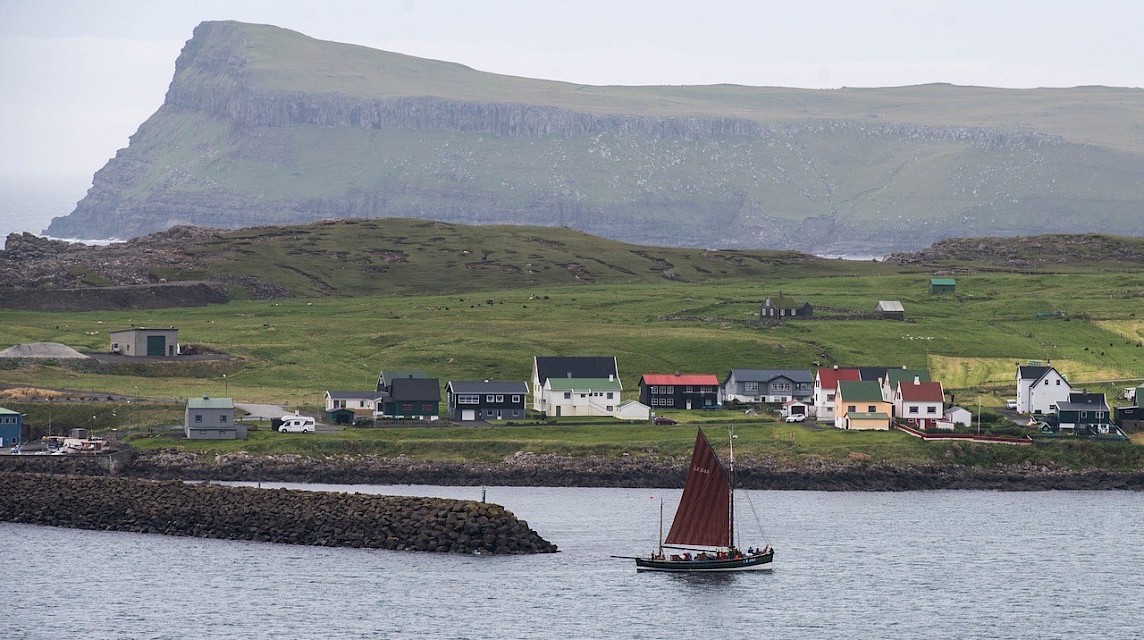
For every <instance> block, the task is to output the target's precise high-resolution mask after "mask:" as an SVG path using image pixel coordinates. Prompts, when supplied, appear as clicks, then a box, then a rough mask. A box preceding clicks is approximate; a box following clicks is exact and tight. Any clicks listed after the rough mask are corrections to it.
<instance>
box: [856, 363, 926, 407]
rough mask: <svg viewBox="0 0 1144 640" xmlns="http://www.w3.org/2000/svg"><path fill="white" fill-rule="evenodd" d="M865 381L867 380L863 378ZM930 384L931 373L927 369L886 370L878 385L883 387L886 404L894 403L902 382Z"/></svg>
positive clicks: (903, 368)
mask: <svg viewBox="0 0 1144 640" xmlns="http://www.w3.org/2000/svg"><path fill="white" fill-rule="evenodd" d="M862 379H863V380H865V379H866V378H865V377H863V378H862ZM915 379H916V380H917V381H918V382H929V381H930V377H929V371H928V370H926V369H907V368H905V367H902V368H901V369H886V372H885V373H883V374H881V376H880V377H879V378H877V380H878V384H879V385H881V387H882V399H883V400H885V401H886V402H894V398H895V394H896V393H897V391H898V384H899V383H902V382H913V381H914V380H915Z"/></svg>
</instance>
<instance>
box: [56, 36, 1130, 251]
mask: <svg viewBox="0 0 1144 640" xmlns="http://www.w3.org/2000/svg"><path fill="white" fill-rule="evenodd" d="M1142 117H1144V92H1142V91H1140V90H1134V89H1114V88H1105V87H1079V88H1073V89H1036V90H1003V89H988V88H980V87H956V86H949V85H925V86H918V87H899V88H885V89H841V90H833V91H822V90H817V91H816V90H797V89H783V88H759V87H741V86H730V85H720V86H702V87H615V86H609V87H593V86H586V85H576V84H570V83H562V82H552V81H545V80H535V79H529V78H519V77H512V76H502V75H497V74H492V73H485V72H480V71H476V70H473V69H470V68H468V67H465V66H463V65H459V64H453V63H445V62H439V61H433V60H425V59H420V58H414V57H411V56H404V55H400V54H395V53H388V52H383V51H376V50H371V49H368V48H364V47H358V46H351V45H345V44H339V43H331V42H323V41H319V40H314V39H312V38H308V37H306V36H304V35H302V34H298V33H295V32H291V31H287V30H284V29H279V28H276V27H271V26H266V25H250V24H242V23H233V22H211V23H204V24H203V25H200V27H199V28H197V29H196V31H195V35H194V37H193V38H192V39H191V40H190V41H189V42H188V43H187V46H186V47H185V48H184V50H183V53H182V55H181V56H180V58H179V60H178V61H177V64H176V72H175V77H174V79H173V81H172V83H171V87H170V90H169V91H168V95H167V99H166V101H165V104H164V105H163V106H162V107H161V108H160V109H159V111H158V112H157V113H156V114H154V115H153V116H152V117H151V118H150V119H149V120H148V121H147V122H145V123H143V125H142V126H141V127H140V129H139V131H138V132H137V133H136V134H135V135H134V136H133V137H132V139H131V144H130V145H129V147H128V148H127V149H126V150H124V151H123V152H121V153H120V154H119V155H117V157H116V158H114V159H113V160H112V161H111V162H110V163H109V164H108V165H107V166H106V167H105V168H104V169H102V170H101V171H100V172H99V173H97V174H96V176H95V180H94V184H93V188H92V190H91V191H90V192H89V193H88V195H87V197H85V198H84V200H83V201H81V203H80V204H79V205H78V207H77V209H76V210H75V212H73V213H72V214H71V215H69V216H67V217H64V218H58V219H56V220H55V221H54V222H53V224H52V226H51V227H50V228H49V233H51V234H52V235H56V236H76V237H108V236H114V237H129V236H134V235H138V234H142V233H147V232H151V231H155V230H160V229H164V228H167V227H169V226H172V225H176V224H187V223H190V224H196V225H199V226H216V227H227V228H235V227H242V226H251V225H260V224H281V223H293V222H305V221H312V220H317V219H323V218H331V217H346V216H356V217H417V218H431V219H437V220H444V221H453V222H463V223H474V224H503V223H509V224H533V225H546V226H567V227H571V228H575V229H579V230H583V231H587V232H589V233H592V234H594V235H600V236H604V237H610V238H615V239H620V240H624V241H628V242H635V243H640V244H655V245H662V246H694V247H711V248H716V247H725V248H727V247H736V248H752V247H771V248H794V249H802V250H813V251H819V252H834V253H845V254H849V255H866V254H868V255H881V254H883V253H887V252H889V251H891V250H894V249H903V248H906V249H913V248H920V247H922V246H925V245H927V244H929V243H930V242H933V241H935V240H938V239H941V238H945V237H951V236H981V235H1029V234H1036V233H1053V232H1069V233H1073V232H1089V231H1100V232H1107V233H1117V234H1123V235H1139V234H1144V226H1142V224H1144V223H1142V222H1141V217H1140V216H1139V211H1140V210H1141V204H1142V196H1141V192H1140V189H1139V188H1138V185H1137V180H1136V176H1139V175H1140V174H1141V172H1142V171H1144V146H1142V142H1141V140H1140V138H1139V136H1137V135H1135V132H1136V130H1137V129H1138V128H1139V126H1140V123H1141V121H1142Z"/></svg>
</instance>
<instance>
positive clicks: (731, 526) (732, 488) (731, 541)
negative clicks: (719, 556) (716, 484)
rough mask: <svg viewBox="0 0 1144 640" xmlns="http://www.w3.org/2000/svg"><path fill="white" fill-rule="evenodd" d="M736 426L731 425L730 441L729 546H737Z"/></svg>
mask: <svg viewBox="0 0 1144 640" xmlns="http://www.w3.org/2000/svg"><path fill="white" fill-rule="evenodd" d="M736 437H738V436H736V435H735V427H731V430H730V441H731V457H730V464H729V465H728V472H729V473H728V475H729V476H730V477H729V478H728V479H729V480H730V482H729V483H728V486H727V492H728V496H727V510H728V513H727V515H728V516H729V517H728V518H727V548H728V549H730V548H731V547H733V546H735V438H736Z"/></svg>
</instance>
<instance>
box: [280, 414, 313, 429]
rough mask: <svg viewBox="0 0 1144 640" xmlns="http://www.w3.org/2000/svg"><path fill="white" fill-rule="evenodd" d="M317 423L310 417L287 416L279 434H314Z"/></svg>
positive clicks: (283, 419)
mask: <svg viewBox="0 0 1144 640" xmlns="http://www.w3.org/2000/svg"><path fill="white" fill-rule="evenodd" d="M314 426H315V421H314V419H313V418H311V417H310V416H299V415H285V416H282V424H281V426H279V427H278V432H279V433H313V432H314V431H315V428H314Z"/></svg>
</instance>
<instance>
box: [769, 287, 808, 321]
mask: <svg viewBox="0 0 1144 640" xmlns="http://www.w3.org/2000/svg"><path fill="white" fill-rule="evenodd" d="M813 312H814V308H813V307H811V306H810V303H809V302H799V301H798V300H795V299H794V298H791V297H790V296H784V295H782V294H781V293H780V294H779V295H777V296H773V297H770V298H767V299H766V300H763V304H762V305H760V306H759V317H760V318H762V319H763V320H769V319H773V318H807V317H810V315H811V314H812V313H813Z"/></svg>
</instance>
